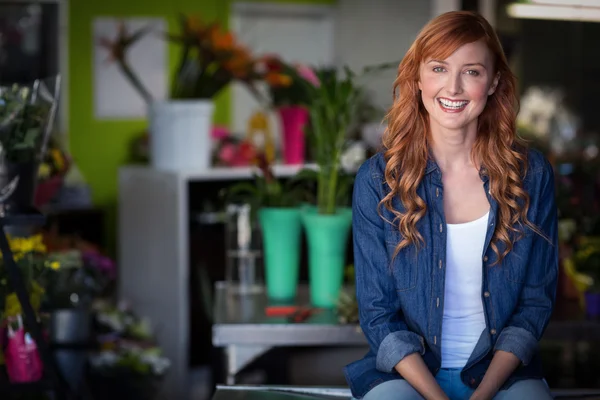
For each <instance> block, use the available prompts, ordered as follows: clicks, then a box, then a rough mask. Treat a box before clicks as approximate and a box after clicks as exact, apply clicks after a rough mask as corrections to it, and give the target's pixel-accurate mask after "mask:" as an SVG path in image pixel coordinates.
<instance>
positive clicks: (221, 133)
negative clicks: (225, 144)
mask: <svg viewBox="0 0 600 400" xmlns="http://www.w3.org/2000/svg"><path fill="white" fill-rule="evenodd" d="M228 136H229V129H227V128H226V127H224V126H213V128H212V131H211V137H212V138H213V139H214V140H221V139H225V138H226V137H228Z"/></svg>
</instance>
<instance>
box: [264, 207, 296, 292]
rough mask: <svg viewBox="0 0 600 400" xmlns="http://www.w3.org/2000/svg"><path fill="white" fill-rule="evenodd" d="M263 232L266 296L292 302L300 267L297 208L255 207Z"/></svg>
mask: <svg viewBox="0 0 600 400" xmlns="http://www.w3.org/2000/svg"><path fill="white" fill-rule="evenodd" d="M259 220H260V226H261V229H262V236H263V248H264V260H265V277H266V283H267V297H268V298H269V300H271V301H273V302H278V303H287V302H293V301H294V299H295V298H296V292H297V289H298V271H299V269H300V234H301V230H302V226H301V222H300V210H299V209H297V208H270V207H265V208H261V209H260V210H259Z"/></svg>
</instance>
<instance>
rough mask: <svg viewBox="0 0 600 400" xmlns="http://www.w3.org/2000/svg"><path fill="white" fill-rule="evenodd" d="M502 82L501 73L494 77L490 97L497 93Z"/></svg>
mask: <svg viewBox="0 0 600 400" xmlns="http://www.w3.org/2000/svg"><path fill="white" fill-rule="evenodd" d="M499 81H500V73H499V72H498V73H496V76H495V77H494V81H493V82H492V85H491V86H490V88H489V90H488V96H491V95H493V94H494V92H495V91H496V88H497V87H498V82H499Z"/></svg>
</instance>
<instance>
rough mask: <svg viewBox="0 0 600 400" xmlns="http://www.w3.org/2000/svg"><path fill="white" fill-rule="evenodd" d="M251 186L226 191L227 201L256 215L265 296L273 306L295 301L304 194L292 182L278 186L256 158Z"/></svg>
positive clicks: (264, 161)
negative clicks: (240, 203)
mask: <svg viewBox="0 0 600 400" xmlns="http://www.w3.org/2000/svg"><path fill="white" fill-rule="evenodd" d="M258 159H259V171H260V172H259V173H258V174H255V176H254V183H250V182H242V183H239V184H237V185H234V186H233V187H231V188H230V189H229V192H228V197H229V199H228V200H229V201H232V202H235V201H239V200H241V201H244V202H246V203H248V204H250V205H251V207H252V209H253V210H255V212H256V213H257V214H258V221H259V224H260V227H261V231H262V243H263V253H264V260H265V272H266V274H265V275H266V284H267V296H268V298H269V299H270V300H271V301H274V302H281V303H286V302H292V301H293V300H294V299H295V298H296V293H297V287H298V273H299V264H300V235H301V231H302V226H301V222H300V208H299V206H300V204H301V202H302V201H303V200H305V199H306V192H305V190H304V189H303V187H302V185H300V184H299V183H298V182H297V181H296V180H295V179H291V180H288V181H286V182H282V181H280V180H278V179H277V178H276V177H275V174H274V173H273V170H272V168H271V164H270V163H268V161H267V159H266V157H265V156H264V155H261V156H259V158H258Z"/></svg>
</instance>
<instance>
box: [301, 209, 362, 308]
mask: <svg viewBox="0 0 600 400" xmlns="http://www.w3.org/2000/svg"><path fill="white" fill-rule="evenodd" d="M301 215H302V224H303V226H304V229H305V231H306V238H307V245H308V273H309V284H310V300H311V303H312V305H313V306H315V307H322V308H333V307H335V306H336V305H337V302H338V298H339V296H340V290H341V288H342V283H343V281H344V266H345V262H346V247H347V245H348V234H349V232H350V226H351V224H352V210H351V209H350V208H340V209H338V210H337V213H336V214H331V215H324V214H319V213H318V212H317V209H316V208H314V207H310V208H309V207H304V208H303V209H302V214H301Z"/></svg>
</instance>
